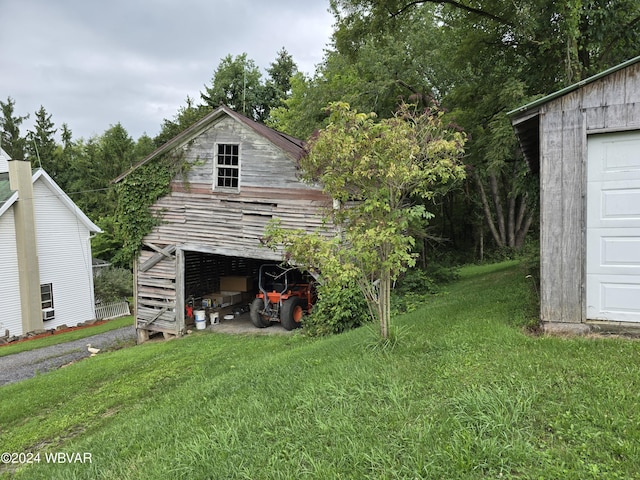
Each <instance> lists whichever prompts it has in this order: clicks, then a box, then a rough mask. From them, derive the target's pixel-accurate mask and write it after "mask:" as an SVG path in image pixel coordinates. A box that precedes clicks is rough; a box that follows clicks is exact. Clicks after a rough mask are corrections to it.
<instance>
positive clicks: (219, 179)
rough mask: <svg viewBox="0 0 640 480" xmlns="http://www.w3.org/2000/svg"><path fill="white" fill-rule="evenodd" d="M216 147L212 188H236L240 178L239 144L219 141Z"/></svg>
mask: <svg viewBox="0 0 640 480" xmlns="http://www.w3.org/2000/svg"><path fill="white" fill-rule="evenodd" d="M217 148H218V151H217V154H216V166H215V183H214V188H229V189H235V190H237V189H238V185H239V180H240V145H237V144H229V143H219V144H218V147H217Z"/></svg>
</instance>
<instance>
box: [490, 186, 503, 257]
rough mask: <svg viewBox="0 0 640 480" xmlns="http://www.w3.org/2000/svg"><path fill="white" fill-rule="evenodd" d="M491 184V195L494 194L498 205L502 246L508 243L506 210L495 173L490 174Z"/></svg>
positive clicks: (494, 200) (497, 221) (498, 221)
mask: <svg viewBox="0 0 640 480" xmlns="http://www.w3.org/2000/svg"><path fill="white" fill-rule="evenodd" d="M489 186H490V187H491V195H493V203H494V205H495V207H496V223H497V224H498V231H499V232H500V244H501V246H504V245H507V235H506V232H505V230H506V228H505V221H504V211H503V207H502V196H501V195H500V189H499V188H498V179H497V178H496V176H495V175H494V174H493V173H490V174H489Z"/></svg>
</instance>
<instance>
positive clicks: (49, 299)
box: [40, 283, 53, 310]
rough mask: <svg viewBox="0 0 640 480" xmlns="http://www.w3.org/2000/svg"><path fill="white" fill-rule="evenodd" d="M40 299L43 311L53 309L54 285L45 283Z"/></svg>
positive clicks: (41, 288)
mask: <svg viewBox="0 0 640 480" xmlns="http://www.w3.org/2000/svg"><path fill="white" fill-rule="evenodd" d="M40 299H41V301H42V309H43V310H44V309H45V308H53V284H52V283H45V284H44V285H40Z"/></svg>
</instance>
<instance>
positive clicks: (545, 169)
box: [539, 63, 640, 324]
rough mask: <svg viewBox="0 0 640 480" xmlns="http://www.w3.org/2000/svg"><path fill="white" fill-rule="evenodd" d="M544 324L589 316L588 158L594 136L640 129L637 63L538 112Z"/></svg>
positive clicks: (639, 90)
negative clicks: (586, 247) (589, 144)
mask: <svg viewBox="0 0 640 480" xmlns="http://www.w3.org/2000/svg"><path fill="white" fill-rule="evenodd" d="M539 113H540V188H541V191H540V215H541V220H540V239H541V245H540V249H541V258H540V262H541V265H540V268H541V319H542V321H544V322H551V323H573V324H575V323H581V322H584V321H586V320H587V315H586V305H585V303H586V297H585V296H586V293H585V282H586V250H585V244H586V238H585V234H586V200H585V199H586V158H587V150H586V148H587V136H588V135H589V134H592V133H603V132H612V131H625V130H632V129H640V66H639V65H638V64H637V63H636V64H634V65H631V66H629V67H627V68H624V69H622V70H619V71H617V72H614V73H612V74H611V75H608V76H605V77H603V78H600V79H598V80H596V81H594V82H592V83H589V84H586V85H584V86H582V87H581V88H579V89H577V90H575V91H572V92H570V93H567V94H566V95H563V96H561V97H558V98H555V99H552V100H550V101H549V102H548V103H545V104H544V105H542V106H541V107H540V111H539Z"/></svg>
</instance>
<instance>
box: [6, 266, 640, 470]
mask: <svg viewBox="0 0 640 480" xmlns="http://www.w3.org/2000/svg"><path fill="white" fill-rule="evenodd" d="M526 281H527V280H526V279H525V278H524V274H523V273H522V272H521V271H520V269H519V268H518V267H517V265H514V264H501V265H495V266H489V267H471V268H467V269H465V270H463V272H462V278H461V279H460V281H458V282H457V283H456V284H454V285H451V286H450V287H449V288H448V292H447V293H446V294H442V295H440V296H438V297H434V298H433V300H432V302H431V303H430V304H429V305H428V306H426V307H424V308H421V309H419V310H417V311H416V312H413V313H411V314H408V315H406V316H403V317H401V318H397V319H396V325H398V327H399V330H398V337H399V342H398V344H397V345H396V346H395V348H394V349H393V350H384V349H381V348H379V347H378V346H377V344H376V342H375V337H374V335H373V333H372V332H371V330H370V329H369V328H368V327H365V328H361V329H359V330H356V331H352V332H349V333H347V334H344V335H340V336H336V337H332V338H328V339H309V338H305V337H303V336H300V335H297V336H287V337H277V336H227V335H222V334H211V333H205V332H203V333H198V334H195V335H192V336H189V337H188V338H184V339H180V340H174V341H169V342H163V343H148V344H144V345H141V346H137V347H133V348H129V349H124V350H119V351H115V352H110V353H106V354H104V355H102V354H101V355H98V356H96V357H93V358H89V359H87V360H85V361H82V362H79V363H77V364H75V365H71V366H69V367H66V368H64V369H61V370H59V371H56V372H52V373H50V374H46V375H42V376H40V377H36V378H34V379H31V380H28V381H25V382H22V383H19V384H15V385H9V386H5V387H1V388H0V445H1V447H0V450H1V451H7V452H31V453H33V454H36V453H40V454H41V458H40V463H39V464H36V465H31V466H29V467H27V468H24V469H18V470H16V471H11V470H8V469H7V468H6V466H5V469H4V470H0V471H4V475H5V476H7V477H14V476H15V478H20V479H22V478H24V479H39V478H43V479H45V478H46V479H50V478H69V479H72V478H73V479H76V478H87V479H112V478H119V479H172V478H176V479H178V478H180V479H183V478H194V479H195V478H247V479H249V478H250V479H261V478H265V479H271V478H274V479H277V478H283V479H284V478H291V479H297V478H318V479H328V478H399V479H400V478H402V479H406V478H437V479H440V478H447V479H451V478H478V479H481V478H531V479H534V478H535V479H538V478H576V479H585V478H598V479H600V478H634V477H635V476H636V475H637V473H636V472H638V471H640V451H639V445H640V409H639V408H638V406H639V405H640V367H639V365H640V363H639V362H638V360H639V359H640V344H639V343H638V342H636V341H631V340H623V339H597V338H575V339H567V338H551V337H532V336H528V335H526V334H525V333H523V331H522V329H521V328H520V326H519V325H522V324H523V323H524V321H525V320H526V319H525V314H524V311H525V305H526V297H527V296H528V295H529V293H528V288H527V285H526ZM45 452H56V453H58V452H64V453H71V454H75V453H80V454H84V453H85V452H86V453H90V454H91V463H73V464H69V463H65V464H62V465H61V464H52V463H47V462H46V459H45ZM83 458H84V459H86V458H87V457H83ZM0 468H1V467H0Z"/></svg>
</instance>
